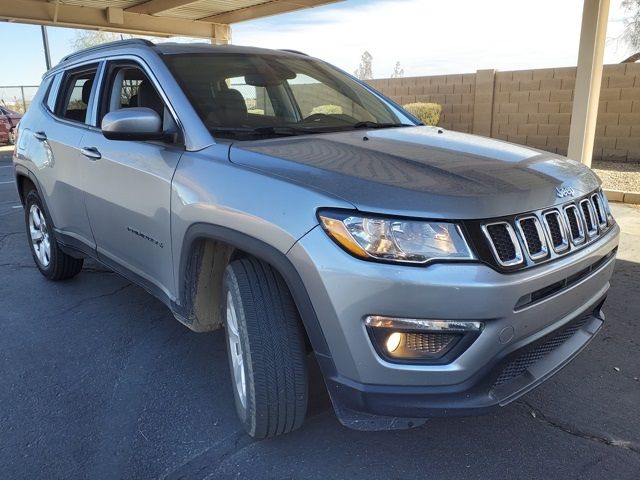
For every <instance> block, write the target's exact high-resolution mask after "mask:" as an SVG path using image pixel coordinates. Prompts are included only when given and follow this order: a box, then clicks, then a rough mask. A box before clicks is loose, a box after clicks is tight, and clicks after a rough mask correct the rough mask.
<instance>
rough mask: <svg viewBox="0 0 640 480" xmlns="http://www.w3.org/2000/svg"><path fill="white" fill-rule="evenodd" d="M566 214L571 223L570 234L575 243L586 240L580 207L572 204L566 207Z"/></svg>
mask: <svg viewBox="0 0 640 480" xmlns="http://www.w3.org/2000/svg"><path fill="white" fill-rule="evenodd" d="M564 214H565V217H566V219H567V225H569V234H570V236H571V241H572V242H573V243H574V245H576V244H578V243H582V242H584V229H583V228H582V220H580V213H579V211H578V208H577V207H576V206H575V205H573V204H571V205H568V206H566V207H564Z"/></svg>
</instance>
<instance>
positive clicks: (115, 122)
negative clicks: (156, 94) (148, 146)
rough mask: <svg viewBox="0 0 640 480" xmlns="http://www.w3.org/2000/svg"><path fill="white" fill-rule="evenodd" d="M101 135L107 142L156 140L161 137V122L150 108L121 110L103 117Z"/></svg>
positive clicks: (158, 116)
mask: <svg viewBox="0 0 640 480" xmlns="http://www.w3.org/2000/svg"><path fill="white" fill-rule="evenodd" d="M102 134H103V135H104V136H105V137H106V138H108V139H109V140H158V139H160V138H162V136H163V132H162V120H160V115H158V113H157V112H155V111H154V110H152V109H150V108H146V107H132V108H123V109H120V110H116V111H114V112H109V113H107V114H106V115H105V116H104V118H103V119H102Z"/></svg>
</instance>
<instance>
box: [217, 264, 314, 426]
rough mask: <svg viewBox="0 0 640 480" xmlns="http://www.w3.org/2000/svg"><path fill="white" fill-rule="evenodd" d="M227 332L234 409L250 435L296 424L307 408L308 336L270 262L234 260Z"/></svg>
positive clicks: (227, 282)
mask: <svg viewBox="0 0 640 480" xmlns="http://www.w3.org/2000/svg"><path fill="white" fill-rule="evenodd" d="M223 298H225V300H226V323H225V328H226V336H227V350H228V354H229V365H230V369H231V379H232V384H233V392H234V398H235V404H236V411H237V413H238V416H239V417H240V420H241V421H242V423H243V425H244V428H245V429H246V431H247V433H249V435H251V436H252V437H255V438H268V437H273V436H276V435H281V434H283V433H288V432H291V431H293V430H295V429H296V428H298V427H299V426H300V425H301V424H302V421H303V420H304V417H305V414H306V411H307V396H308V393H307V389H308V387H307V385H308V381H307V366H306V352H305V343H304V334H303V330H302V325H301V321H300V316H299V314H298V311H297V309H296V306H295V304H294V302H293V298H292V297H291V294H290V293H289V290H288V288H287V286H286V284H285V282H284V280H283V279H282V277H281V276H280V275H279V274H278V272H276V271H275V270H274V269H273V268H272V267H271V266H270V265H268V264H266V263H264V262H261V261H259V260H257V259H253V258H245V259H241V260H236V261H234V262H231V263H230V264H229V265H228V266H227V268H226V270H225V276H224V297H223Z"/></svg>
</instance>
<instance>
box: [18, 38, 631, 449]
mask: <svg viewBox="0 0 640 480" xmlns="http://www.w3.org/2000/svg"><path fill="white" fill-rule="evenodd" d="M14 164H15V173H16V182H17V186H18V190H19V193H20V198H21V199H22V203H23V205H24V208H25V221H26V225H27V230H28V235H29V240H30V248H31V251H32V253H33V257H34V260H35V262H36V265H37V266H38V268H39V269H40V271H41V272H42V274H43V275H44V276H45V277H47V278H49V279H51V280H64V279H68V278H70V277H73V276H74V275H76V274H77V273H78V272H80V270H81V268H82V263H83V259H84V258H87V257H91V258H94V259H97V260H98V261H100V262H102V263H103V264H105V265H107V266H108V267H110V268H112V269H113V270H115V271H117V272H120V273H121V274H122V275H124V276H125V277H127V278H129V279H131V280H133V281H135V282H137V283H138V284H140V285H141V286H143V287H144V288H145V289H147V290H148V291H149V292H150V293H151V294H153V295H155V296H156V297H158V298H159V299H161V300H162V301H163V302H164V303H165V304H166V305H167V306H168V307H169V308H170V309H171V311H172V312H173V314H174V315H175V317H176V318H177V319H178V320H179V321H181V322H182V323H184V324H185V325H186V326H187V327H189V328H190V329H192V330H195V331H197V332H206V331H211V330H215V329H217V328H220V327H224V328H225V330H226V337H227V347H228V355H229V364H230V370H231V377H232V381H233V386H234V389H233V390H234V396H235V404H236V409H237V411H238V414H239V416H240V419H241V421H242V422H243V424H244V426H245V428H246V430H247V431H248V432H249V434H250V435H252V436H254V437H260V438H264V437H269V436H273V435H278V434H282V433H285V432H289V431H291V430H294V429H295V428H297V427H299V426H300V424H301V423H302V421H303V419H304V417H305V412H306V408H307V399H308V388H307V387H308V366H309V362H310V361H311V360H310V359H314V358H315V361H317V364H318V365H319V367H320V370H321V372H322V374H323V376H324V380H325V382H326V386H327V389H328V391H329V394H330V397H331V400H332V402H333V405H334V408H335V411H336V414H337V416H338V418H339V419H340V421H341V422H342V423H343V424H345V425H347V426H349V427H352V428H357V429H367V430H373V429H392V428H407V427H411V426H415V425H420V424H422V423H424V421H425V419H426V418H428V417H430V416H436V415H466V414H470V413H478V412H484V411H486V410H487V409H489V408H491V407H494V406H496V405H505V404H507V403H509V402H511V401H513V400H514V399H516V398H518V397H519V396H520V395H522V394H524V393H525V392H527V391H529V390H531V389H532V388H533V387H535V386H536V385H538V384H540V383H541V382H543V381H544V380H546V379H547V378H549V377H550V376H551V375H552V374H554V373H555V372H557V371H558V370H559V369H560V368H561V367H562V366H564V365H565V364H566V363H567V362H569V361H570V360H571V359H572V358H573V357H575V356H576V354H577V353H578V352H580V351H581V350H582V349H583V348H584V347H585V346H586V345H587V343H589V341H590V340H591V339H592V338H593V336H594V335H595V334H596V332H597V331H598V330H599V329H600V327H601V326H602V324H603V321H604V316H603V314H602V311H601V307H602V304H603V302H604V298H605V295H606V293H607V289H608V288H609V279H610V277H611V273H612V270H613V267H614V257H615V254H616V249H617V245H618V237H619V228H618V226H617V225H616V223H615V222H614V220H613V218H612V216H611V213H610V211H609V207H608V204H607V200H606V198H605V197H604V195H603V194H602V191H601V190H600V181H599V179H598V178H597V177H596V176H595V175H594V174H593V173H592V172H591V171H590V170H589V169H588V168H586V167H584V166H583V165H581V164H579V163H576V162H573V161H570V160H567V159H566V158H563V157H559V156H557V155H554V154H550V153H547V152H542V151H538V150H532V149H530V148H526V147H522V146H518V145H513V144H509V143H504V142H500V141H495V140H491V139H488V138H481V137H477V136H473V135H466V134H462V133H455V132H449V131H445V130H443V129H441V128H437V127H429V126H423V125H421V124H420V122H419V121H418V120H417V119H416V118H414V117H413V116H411V115H410V114H409V113H407V112H406V111H404V110H403V109H402V108H401V107H399V106H398V105H396V104H395V103H393V102H392V101H390V100H389V99H387V98H385V97H384V96H383V95H381V94H380V93H378V92H376V91H375V90H373V89H371V88H370V87H368V86H367V85H366V84H364V83H361V82H359V81H358V80H356V79H354V78H353V77H351V76H350V75H348V74H346V73H344V72H342V71H340V70H338V69H336V68H334V67H331V66H330V65H327V64H326V63H324V62H322V61H320V60H317V59H314V58H310V57H309V56H306V55H304V54H301V53H297V52H291V51H273V50H263V49H256V48H245V47H234V46H225V47H213V46H210V45H193V44H190V45H186V44H162V45H153V44H151V43H150V42H146V41H143V40H131V41H123V42H117V43H114V44H108V45H105V46H101V47H97V48H93V49H89V50H85V51H82V52H79V53H76V54H73V55H70V56H68V57H66V58H64V59H63V61H62V62H61V63H60V64H59V65H58V66H57V67H55V68H53V69H52V70H51V71H49V72H48V73H47V74H46V75H45V76H44V80H43V82H42V86H41V88H40V90H39V92H38V94H37V97H36V98H35V100H34V101H33V104H32V105H31V107H30V108H29V111H28V112H27V113H26V115H25V117H24V119H23V120H22V122H21V123H20V125H19V129H18V132H17V146H16V150H15V156H14ZM312 354H313V355H312Z"/></svg>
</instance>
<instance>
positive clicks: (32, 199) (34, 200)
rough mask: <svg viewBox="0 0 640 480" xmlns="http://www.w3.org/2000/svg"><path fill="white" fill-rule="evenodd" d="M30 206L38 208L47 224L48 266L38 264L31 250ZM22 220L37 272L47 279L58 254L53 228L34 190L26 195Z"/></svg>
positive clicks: (33, 251) (51, 272)
mask: <svg viewBox="0 0 640 480" xmlns="http://www.w3.org/2000/svg"><path fill="white" fill-rule="evenodd" d="M32 205H37V206H38V208H39V209H40V211H41V212H42V214H43V215H44V218H45V221H46V222H47V233H48V234H49V245H50V249H49V250H50V252H49V265H47V266H46V267H45V266H43V265H42V264H41V263H40V260H39V259H38V256H37V255H36V252H35V249H34V248H33V242H32V241H31V232H30V231H29V214H30V210H31V206H32ZM24 220H25V227H26V229H27V241H28V242H29V250H30V251H31V256H32V257H33V261H34V262H35V264H36V266H37V267H38V270H40V271H41V272H42V274H43V275H44V276H45V277H47V278H49V277H50V276H51V275H53V272H54V268H55V264H56V262H57V261H58V252H57V250H58V249H57V246H58V245H57V243H56V239H55V236H54V234H53V228H52V227H53V225H52V224H51V219H50V218H49V215H47V211H46V210H45V208H44V205H43V203H42V200H41V199H40V195H38V192H36V191H35V190H31V191H30V192H29V193H28V194H27V198H26V202H25V205H24Z"/></svg>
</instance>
